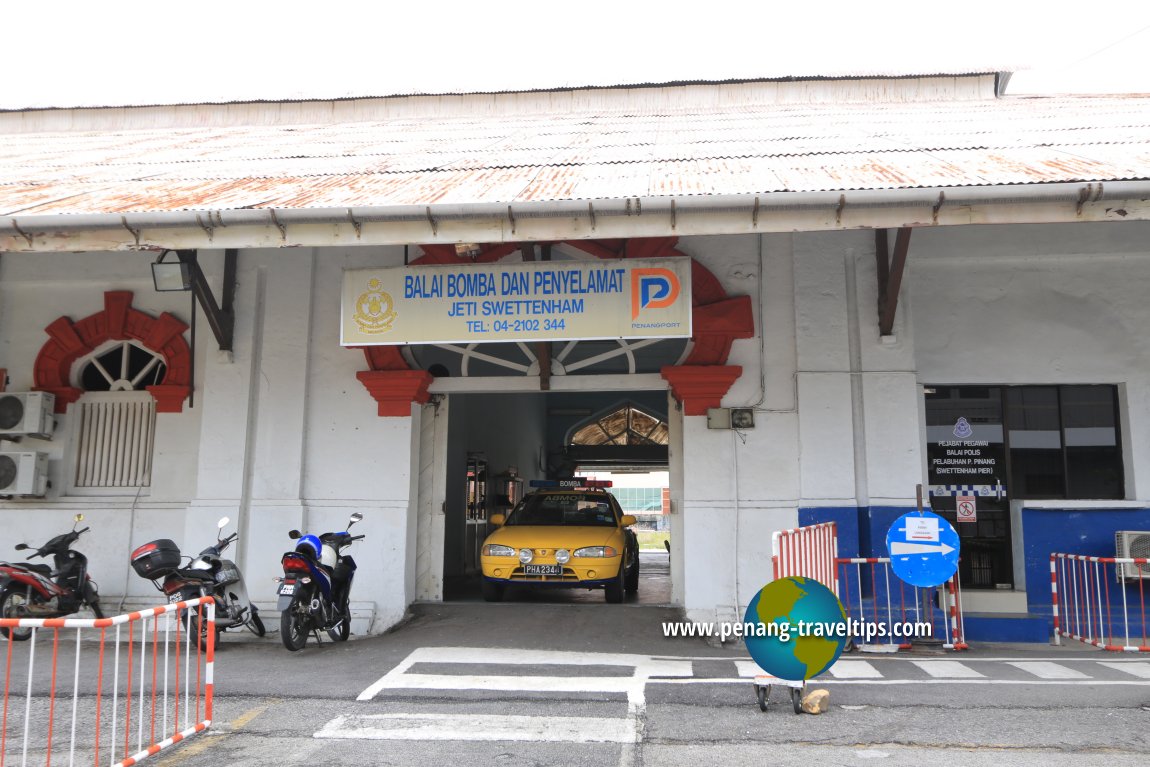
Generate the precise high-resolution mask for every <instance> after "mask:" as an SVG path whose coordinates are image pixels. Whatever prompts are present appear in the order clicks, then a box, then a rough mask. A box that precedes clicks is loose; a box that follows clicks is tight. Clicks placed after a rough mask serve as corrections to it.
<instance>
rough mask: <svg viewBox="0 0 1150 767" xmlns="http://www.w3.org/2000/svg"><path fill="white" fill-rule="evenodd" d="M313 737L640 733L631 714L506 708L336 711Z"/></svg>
mask: <svg viewBox="0 0 1150 767" xmlns="http://www.w3.org/2000/svg"><path fill="white" fill-rule="evenodd" d="M312 737H314V738H340V739H347V740H465V741H535V742H540V741H546V742H552V743H557V742H558V743H634V742H635V740H636V738H637V737H638V733H637V732H636V729H635V722H634V721H633V720H632V719H631V718H626V719H609V718H600V717H589V716H517V715H503V714H499V715H493V714H366V715H358V716H339V717H336V718H335V719H333V720H331V721H330V722H328V723H327V724H325V725H324V727H323V729H322V730H320V731H319V732H317V733H315V734H314V735H313V736H312Z"/></svg>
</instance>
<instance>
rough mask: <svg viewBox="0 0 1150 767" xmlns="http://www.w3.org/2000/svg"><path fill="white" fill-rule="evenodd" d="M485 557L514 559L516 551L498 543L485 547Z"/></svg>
mask: <svg viewBox="0 0 1150 767" xmlns="http://www.w3.org/2000/svg"><path fill="white" fill-rule="evenodd" d="M483 556H485V557H513V556H515V549H513V548H511V547H510V546H500V545H499V544H498V543H488V544H486V545H484V547H483Z"/></svg>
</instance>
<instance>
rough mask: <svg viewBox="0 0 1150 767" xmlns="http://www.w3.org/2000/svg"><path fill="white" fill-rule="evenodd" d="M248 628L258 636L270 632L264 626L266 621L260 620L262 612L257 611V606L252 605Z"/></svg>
mask: <svg viewBox="0 0 1150 767" xmlns="http://www.w3.org/2000/svg"><path fill="white" fill-rule="evenodd" d="M248 630H249V631H251V632H252V633H253V634H255V635H256V636H258V637H262V636H263V635H264V634H266V633H268V632H267V629H265V628H264V622H263V621H262V620H260V614H259V613H258V612H257V611H256V606H255V605H252V615H251V617H250V618H248Z"/></svg>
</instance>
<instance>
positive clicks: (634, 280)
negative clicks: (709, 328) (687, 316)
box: [631, 268, 679, 320]
mask: <svg viewBox="0 0 1150 767" xmlns="http://www.w3.org/2000/svg"><path fill="white" fill-rule="evenodd" d="M678 297H679V278H678V276H676V275H675V273H674V272H672V271H671V270H670V269H659V268H652V269H633V270H631V319H632V320H635V319H638V318H639V312H641V311H642V310H644V309H665V308H667V307H668V306H671V305H672V304H674V303H675V299H677V298H678Z"/></svg>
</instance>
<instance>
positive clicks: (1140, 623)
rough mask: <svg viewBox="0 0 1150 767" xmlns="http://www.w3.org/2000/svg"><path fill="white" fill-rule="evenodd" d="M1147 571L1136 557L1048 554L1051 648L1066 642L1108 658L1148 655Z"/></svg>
mask: <svg viewBox="0 0 1150 767" xmlns="http://www.w3.org/2000/svg"><path fill="white" fill-rule="evenodd" d="M1148 565H1150V559H1146V558H1138V557H1088V556H1084V555H1081V554H1051V555H1050V592H1051V606H1052V608H1053V617H1054V642H1055V644H1061V643H1062V641H1061V637H1067V638H1069V639H1076V640H1078V641H1080V642H1085V643H1086V644H1091V645H1094V646H1095V647H1100V648H1102V649H1103V650H1110V651H1112V652H1150V641H1148V640H1147V633H1150V624H1148V623H1147V619H1146V618H1147V616H1146V587H1145V586H1144V585H1143V584H1144V573H1147V572H1150V570H1148V569H1147V566H1148ZM1111 584H1113V588H1111ZM1119 641H1121V642H1122V644H1118V643H1117V642H1119Z"/></svg>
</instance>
